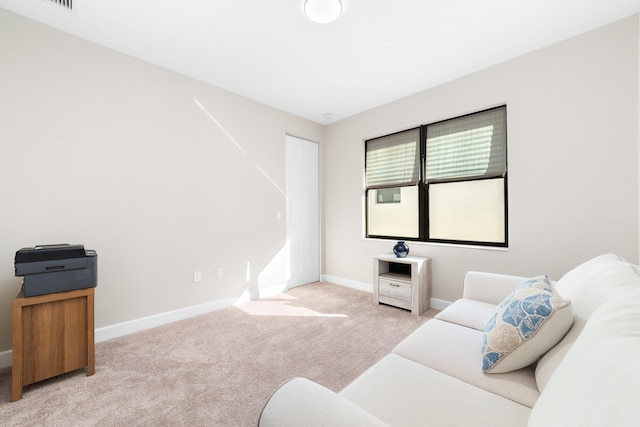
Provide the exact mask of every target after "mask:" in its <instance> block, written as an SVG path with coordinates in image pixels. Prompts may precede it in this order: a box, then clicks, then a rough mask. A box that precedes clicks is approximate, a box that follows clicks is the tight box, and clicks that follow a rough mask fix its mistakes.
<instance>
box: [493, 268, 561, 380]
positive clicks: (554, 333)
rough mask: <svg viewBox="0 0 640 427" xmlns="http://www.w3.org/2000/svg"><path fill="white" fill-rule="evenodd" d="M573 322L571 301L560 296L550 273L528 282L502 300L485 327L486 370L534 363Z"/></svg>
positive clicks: (504, 369)
mask: <svg viewBox="0 0 640 427" xmlns="http://www.w3.org/2000/svg"><path fill="white" fill-rule="evenodd" d="M572 324H573V313H572V311H571V302H570V301H568V300H565V299H563V298H561V297H560V296H559V295H558V293H557V292H556V290H555V289H554V288H553V285H552V284H551V281H550V280H549V276H546V275H544V276H538V277H534V278H532V279H529V280H527V281H525V282H524V283H522V284H521V285H520V286H518V288H516V290H514V291H513V292H511V294H509V296H507V297H506V298H505V299H504V301H502V303H500V305H499V306H498V308H497V310H496V312H495V314H494V315H493V316H492V317H491V319H489V321H488V322H487V324H486V326H485V328H484V339H483V342H482V350H481V351H482V370H483V371H484V372H487V373H504V372H510V371H515V370H516V369H521V368H524V367H525V366H528V365H530V364H532V363H533V362H535V361H536V360H538V358H539V357H540V356H542V355H543V354H544V353H546V352H547V351H548V350H549V349H550V348H551V347H553V346H554V345H556V344H557V343H558V342H559V341H560V340H561V339H562V337H564V335H565V334H566V333H567V331H569V329H570V328H571V325H572Z"/></svg>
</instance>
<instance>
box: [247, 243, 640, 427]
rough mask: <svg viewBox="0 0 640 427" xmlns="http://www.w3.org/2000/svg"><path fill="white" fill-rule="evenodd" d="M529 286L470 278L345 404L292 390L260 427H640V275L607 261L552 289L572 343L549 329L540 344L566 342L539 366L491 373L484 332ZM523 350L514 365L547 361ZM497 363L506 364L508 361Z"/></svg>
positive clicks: (322, 392) (328, 394) (300, 384)
mask: <svg viewBox="0 0 640 427" xmlns="http://www.w3.org/2000/svg"><path fill="white" fill-rule="evenodd" d="M526 279H527V278H525V277H516V276H505V275H498V274H491V273H480V272H469V273H468V274H467V275H466V277H465V281H464V293H463V298H462V299H460V300H458V301H456V302H455V303H453V304H452V305H451V306H449V307H448V308H446V309H445V310H443V311H442V312H440V313H439V314H438V316H437V317H436V318H435V319H433V320H430V321H428V322H427V323H425V324H424V325H423V326H421V327H420V328H419V329H417V330H416V331H415V332H414V333H412V334H411V335H410V336H409V337H407V338H406V339H405V340H404V341H403V342H401V343H400V344H399V345H398V346H397V347H396V348H395V349H394V350H393V352H392V353H391V354H389V355H387V356H386V357H384V358H383V359H382V360H381V361H380V362H378V363H377V364H375V365H374V366H372V367H371V368H369V369H368V370H367V371H366V372H364V373H363V374H362V375H361V376H360V377H358V378H357V379H356V380H355V381H354V382H353V383H351V384H350V385H349V386H347V387H346V388H345V389H344V390H342V391H341V392H340V393H334V392H332V391H330V390H328V389H326V388H325V387H323V386H321V385H319V384H316V383H314V382H311V381H309V380H307V379H304V378H295V379H292V380H290V381H288V382H287V383H285V384H283V385H282V386H280V387H279V388H278V389H277V390H276V391H275V392H274V393H273V394H272V396H271V397H270V398H269V400H268V401H267V403H266V404H265V406H264V408H263V410H262V413H261V415H260V419H259V425H260V426H262V427H270V426H278V427H287V426H332V427H335V426H350V427H353V426H403V427H404V426H525V425H529V426H545V427H549V426H563V427H567V426H581V427H583V426H623V425H624V426H638V425H640V273H639V269H638V267H637V266H635V265H633V264H631V263H628V262H626V261H624V260H622V259H621V258H619V257H618V256H616V255H613V254H606V255H602V256H599V257H596V258H594V259H592V260H590V261H587V262H585V263H583V264H581V265H580V266H578V267H576V268H575V269H573V270H572V271H570V272H569V273H567V274H566V275H565V276H563V277H562V278H561V279H560V280H559V281H557V282H554V286H555V290H556V291H557V293H558V294H559V295H560V297H562V298H563V299H566V300H569V301H570V302H571V303H570V304H569V307H570V310H571V311H570V312H569V313H570V314H569V316H570V320H569V322H570V323H569V326H567V328H570V329H569V330H568V332H566V334H565V331H566V329H564V330H561V329H562V328H561V327H559V326H556V325H553V324H551V323H549V324H551V325H552V326H553V328H551V329H549V328H546V329H542V328H541V329H538V330H537V332H535V334H534V335H535V336H536V339H538V340H543V341H544V337H545V335H546V334H549V333H550V334H551V335H553V332H554V331H555V332H557V331H558V330H561V333H560V334H559V337H558V338H556V341H555V342H551V343H549V342H547V343H544V345H546V346H550V347H551V348H550V349H549V350H547V349H543V350H541V351H542V352H543V354H542V356H541V357H539V358H537V357H536V360H534V362H533V363H531V364H529V365H528V366H526V367H524V368H521V369H517V370H514V371H510V372H506V373H494V372H489V373H485V372H483V358H482V354H481V351H482V348H483V340H484V339H485V331H484V329H485V326H486V325H487V322H488V321H489V320H490V319H491V318H492V317H493V316H494V313H496V312H497V310H499V305H500V303H501V302H502V301H503V300H504V299H505V298H506V297H507V296H508V295H509V294H510V293H512V292H513V291H514V289H516V288H518V287H519V286H520V285H521V284H522V283H523V282H524V281H525V280H526ZM563 310H565V311H564V313H565V314H566V308H564V309H563ZM551 318H553V317H551ZM547 321H548V320H547ZM571 321H572V324H571ZM491 333H492V332H487V334H491ZM556 335H558V334H557V333H556ZM558 339H559V342H558V341H557V340H558ZM527 342H528V341H527ZM556 343H557V344H556ZM516 348H520V349H522V348H525V349H526V353H527V354H520V355H519V357H520V358H521V357H523V356H524V357H525V359H526V357H528V356H530V354H532V353H535V351H533V350H537V351H540V349H531V348H530V347H526V346H525V345H524V344H519V345H518V347H516ZM511 354H512V355H515V354H516V350H515V349H514V350H513V352H512V353H511ZM502 360H503V361H506V360H511V356H510V355H509V353H507V354H506V356H505V359H502ZM522 360H524V359H522ZM525 363H528V362H525ZM496 366H497V365H496Z"/></svg>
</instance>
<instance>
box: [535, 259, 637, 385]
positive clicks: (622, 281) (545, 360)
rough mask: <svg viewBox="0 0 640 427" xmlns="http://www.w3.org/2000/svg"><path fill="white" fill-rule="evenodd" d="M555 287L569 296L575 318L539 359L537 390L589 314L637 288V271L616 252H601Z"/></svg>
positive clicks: (565, 296) (574, 338)
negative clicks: (553, 345) (557, 341)
mask: <svg viewBox="0 0 640 427" xmlns="http://www.w3.org/2000/svg"><path fill="white" fill-rule="evenodd" d="M555 287H556V290H557V291H558V293H559V294H560V295H561V296H562V297H563V298H567V299H570V300H571V306H572V311H573V315H574V322H573V326H572V327H571V330H570V331H569V333H567V335H565V337H564V338H563V339H562V341H560V342H559V343H558V344H557V345H556V346H555V347H553V348H552V349H551V350H550V351H549V352H547V353H546V354H545V355H544V356H542V358H540V360H539V361H538V365H537V368H536V381H537V383H538V389H540V391H542V390H544V388H545V386H546V384H547V383H548V381H549V379H550V378H551V376H552V375H553V372H554V371H555V369H556V368H557V367H558V365H559V364H560V363H561V362H562V359H563V358H564V356H565V354H566V353H567V352H568V351H569V349H570V348H571V346H572V344H573V342H574V341H575V340H576V338H577V337H578V336H579V335H580V333H581V332H582V329H583V328H584V326H585V325H586V324H587V321H588V320H589V317H590V316H591V314H592V313H593V312H594V311H595V310H596V309H597V308H598V307H600V306H601V305H602V304H604V303H606V302H607V301H610V300H612V299H615V298H617V297H619V296H621V295H625V294H627V293H629V292H633V291H635V290H636V289H640V275H639V273H638V267H637V266H636V265H633V264H631V263H628V262H626V261H625V260H624V259H622V258H621V257H619V256H617V255H614V254H604V255H600V256H597V257H595V258H593V259H590V260H588V261H586V262H584V263H582V264H580V265H579V266H577V267H575V268H574V269H573V270H571V271H569V272H568V273H566V274H565V275H564V276H563V277H562V278H561V279H560V280H559V281H558V282H557V283H556V285H555Z"/></svg>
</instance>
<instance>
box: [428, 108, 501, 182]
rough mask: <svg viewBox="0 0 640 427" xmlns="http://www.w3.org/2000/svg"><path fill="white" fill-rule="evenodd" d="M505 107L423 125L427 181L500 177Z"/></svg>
mask: <svg viewBox="0 0 640 427" xmlns="http://www.w3.org/2000/svg"><path fill="white" fill-rule="evenodd" d="M506 116H507V114H506V107H499V108H494V109H491V110H486V111H481V112H479V113H475V114H471V115H468V116H463V117H458V118H455V119H451V120H446V121H443V122H439V123H435V124H432V125H429V126H427V156H426V180H427V182H442V181H455V180H461V179H473V178H483V177H484V178H491V177H504V175H505V173H506V170H507V117H506Z"/></svg>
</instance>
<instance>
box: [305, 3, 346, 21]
mask: <svg viewBox="0 0 640 427" xmlns="http://www.w3.org/2000/svg"><path fill="white" fill-rule="evenodd" d="M302 9H303V10H304V14H305V16H306V17H307V18H309V20H311V21H313V22H315V23H316V24H330V23H332V22H334V21H335V20H336V19H338V18H340V15H342V1H341V0H304V5H303V6H302Z"/></svg>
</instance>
